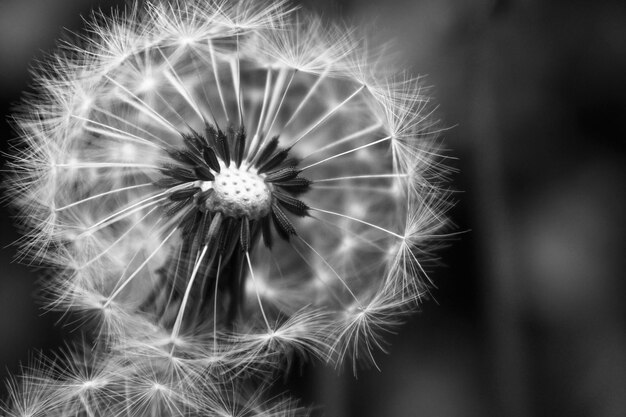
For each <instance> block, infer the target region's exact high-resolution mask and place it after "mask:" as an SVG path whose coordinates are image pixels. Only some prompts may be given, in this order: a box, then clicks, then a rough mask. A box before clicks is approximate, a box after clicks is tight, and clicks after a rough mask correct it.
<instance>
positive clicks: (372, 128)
mask: <svg viewBox="0 0 626 417" xmlns="http://www.w3.org/2000/svg"><path fill="white" fill-rule="evenodd" d="M381 126H382V124H381V123H376V124H375V125H373V126H369V127H366V128H364V129H361V130H359V131H358V132H355V133H352V134H350V135H347V136H344V137H343V138H341V139H339V140H336V141H333V142H332V143H329V144H328V145H326V146H322V147H321V148H318V149H315V150H314V151H312V152H311V153H309V154H307V155H305V156H303V157H302V159H307V158H308V157H310V156H312V155H315V154H316V153H319V152H324V151H326V150H328V149H331V148H334V147H336V146H339V145H341V144H344V143H346V142H350V141H351V140H354V139H358V138H360V137H361V136H365V135H367V134H369V133H374V132H376V131H377V130H378V129H380V127H381Z"/></svg>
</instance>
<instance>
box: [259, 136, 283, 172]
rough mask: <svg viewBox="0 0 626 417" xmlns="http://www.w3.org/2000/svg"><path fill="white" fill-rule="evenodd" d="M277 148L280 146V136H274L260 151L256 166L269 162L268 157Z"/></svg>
mask: <svg viewBox="0 0 626 417" xmlns="http://www.w3.org/2000/svg"><path fill="white" fill-rule="evenodd" d="M276 148H278V136H274V137H273V138H272V139H270V141H269V142H267V144H266V145H265V146H264V147H263V150H261V153H259V159H258V160H257V163H256V164H255V166H257V167H258V166H260V165H263V164H264V163H265V162H267V160H268V158H269V157H270V156H271V155H272V154H273V153H274V151H276Z"/></svg>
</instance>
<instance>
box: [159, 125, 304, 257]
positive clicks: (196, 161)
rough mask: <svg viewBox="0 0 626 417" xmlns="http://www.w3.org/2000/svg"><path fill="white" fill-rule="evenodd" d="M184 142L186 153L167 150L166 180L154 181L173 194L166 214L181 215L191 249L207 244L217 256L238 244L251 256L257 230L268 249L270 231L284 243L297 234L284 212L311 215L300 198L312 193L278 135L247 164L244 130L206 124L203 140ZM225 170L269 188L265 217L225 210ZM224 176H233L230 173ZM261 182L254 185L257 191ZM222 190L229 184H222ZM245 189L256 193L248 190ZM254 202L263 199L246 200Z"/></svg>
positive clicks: (194, 137)
mask: <svg viewBox="0 0 626 417" xmlns="http://www.w3.org/2000/svg"><path fill="white" fill-rule="evenodd" d="M182 138H183V143H184V147H183V148H177V149H175V148H171V149H168V150H167V154H168V155H169V156H170V158H171V160H172V162H171V163H170V164H168V165H166V166H164V167H163V169H162V170H161V172H162V174H163V177H162V178H161V179H159V180H158V181H156V185H157V186H159V187H163V188H166V189H168V190H171V191H170V192H169V193H168V201H167V203H166V204H165V213H166V214H167V216H170V217H171V216H179V218H180V221H179V227H180V228H181V230H182V235H183V238H184V240H185V241H186V243H187V244H189V245H193V244H194V243H195V244H198V245H200V247H203V246H205V245H208V246H209V247H210V248H212V249H214V250H216V251H217V253H218V254H219V255H222V256H227V255H229V253H228V251H229V249H230V248H229V246H232V242H233V240H238V243H239V245H240V247H241V251H242V252H249V251H250V247H251V242H252V240H251V236H255V235H257V234H258V229H260V231H261V234H262V236H263V242H264V243H265V245H266V246H267V247H270V248H271V246H272V229H274V230H275V232H276V234H278V236H280V237H281V238H283V239H289V237H290V236H291V235H295V234H296V230H295V228H294V226H293V224H292V223H291V221H290V220H289V218H288V216H287V215H286V214H285V211H288V212H290V213H293V214H295V215H297V216H306V215H307V214H308V206H307V205H306V204H305V203H303V202H302V201H301V200H299V199H298V198H296V197H297V196H298V195H300V194H302V193H304V192H306V191H307V190H308V189H309V187H310V184H311V181H309V180H308V179H306V178H303V177H300V176H299V174H300V172H301V171H300V170H298V168H297V163H298V161H297V160H296V159H293V158H289V152H290V148H280V147H279V146H278V136H275V137H273V138H271V139H270V140H269V141H268V142H267V143H266V144H265V145H264V146H263V147H262V148H261V149H260V150H259V151H258V152H257V153H256V154H253V155H248V157H247V158H246V160H244V156H245V154H246V151H247V149H246V145H247V143H246V132H245V129H244V128H243V127H240V128H239V129H237V130H235V129H233V128H229V129H228V130H227V132H226V133H225V132H223V131H222V130H221V129H219V128H216V127H215V126H213V125H210V124H207V125H206V128H205V132H204V135H202V134H199V133H197V132H192V133H190V134H183V135H182ZM248 151H249V150H248ZM224 170H228V171H229V172H234V173H235V174H234V175H235V176H238V177H242V178H243V181H244V182H245V177H246V175H247V176H253V177H254V176H255V175H256V176H257V177H258V180H260V181H263V182H264V183H265V185H266V187H267V190H268V191H269V193H270V196H271V197H270V198H269V199H268V201H267V204H268V210H266V212H264V213H262V214H263V215H261V216H258V215H256V216H255V215H252V213H246V210H244V209H241V210H239V211H237V210H234V209H230V210H227V209H225V208H222V207H224V206H226V205H227V203H229V202H228V201H220V200H223V199H224V198H223V197H222V198H220V196H219V195H217V194H219V193H218V192H216V190H217V189H219V185H220V184H216V177H219V176H220V173H221V172H222V171H224ZM244 171H245V175H244V174H243V172H244ZM226 176H228V177H230V174H226ZM230 180H231V181H233V180H232V179H230ZM258 180H257V181H256V182H257V184H252V185H251V186H256V187H257V188H258ZM252 182H255V181H252ZM234 184H235V185H237V183H236V182H234ZM223 185H229V184H226V182H223ZM245 190H246V191H247V192H251V191H252V192H253V191H254V190H251V189H250V188H249V187H246V189H245ZM234 192H237V193H238V192H239V191H238V190H237V191H234ZM225 193H226V194H227V193H228V191H225ZM254 197H257V198H260V194H259V192H258V190H257V192H256V193H255V194H254V195H252V194H251V195H249V196H243V197H242V198H243V199H244V200H246V201H248V200H249V199H250V198H252V199H254ZM230 203H231V205H232V202H230ZM272 226H273V227H272ZM237 238H238V239H237ZM235 246H236V245H235ZM233 249H234V248H233Z"/></svg>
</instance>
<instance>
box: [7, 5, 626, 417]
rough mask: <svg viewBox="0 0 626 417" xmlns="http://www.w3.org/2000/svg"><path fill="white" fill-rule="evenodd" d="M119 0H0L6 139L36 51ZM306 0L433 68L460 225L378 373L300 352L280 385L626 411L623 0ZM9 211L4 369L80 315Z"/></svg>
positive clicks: (61, 333) (341, 404) (477, 403)
mask: <svg viewBox="0 0 626 417" xmlns="http://www.w3.org/2000/svg"><path fill="white" fill-rule="evenodd" d="M120 4H123V2H121V1H112V0H111V1H104V0H103V1H93V0H54V1H51V0H0V106H1V110H0V113H1V114H2V115H3V117H2V120H1V121H0V133H1V137H2V142H1V149H2V151H4V152H6V151H7V142H6V140H7V139H9V138H12V137H13V136H14V133H13V132H12V131H11V130H10V128H9V126H8V124H7V123H6V118H7V116H8V115H9V114H10V113H11V105H12V103H13V104H14V103H15V102H16V101H17V100H18V99H19V97H20V95H21V92H22V91H23V90H24V89H26V88H27V86H28V84H29V82H30V80H31V77H30V75H29V72H28V68H29V65H30V64H32V63H34V60H35V59H37V58H38V57H41V56H43V52H45V51H50V50H52V48H53V47H54V42H55V39H57V38H58V37H59V36H61V35H62V34H63V29H62V28H69V29H72V30H79V29H80V28H81V27H82V21H81V18H80V16H81V14H82V15H86V14H87V13H88V12H89V10H90V9H92V8H94V7H102V8H103V9H105V10H106V9H109V8H110V7H111V6H114V5H120ZM299 4H304V5H305V6H307V7H310V8H313V9H315V10H318V11H321V12H323V13H324V14H325V15H327V16H329V17H334V16H341V17H343V18H345V19H347V20H349V21H350V22H352V23H353V24H355V25H359V26H366V27H367V28H368V29H369V31H370V32H373V33H375V34H376V36H377V37H380V38H381V39H389V38H393V39H395V40H396V49H398V50H399V51H401V58H402V60H403V61H404V64H405V67H407V68H410V69H411V71H412V72H413V73H415V74H425V75H427V78H426V82H427V84H429V85H432V86H433V89H432V91H431V92H432V95H433V96H434V98H435V101H436V102H437V103H438V105H439V110H438V116H439V117H440V118H441V119H442V124H443V125H444V126H449V127H451V129H449V130H447V131H446V132H445V133H444V139H445V144H446V147H447V148H448V149H449V152H448V154H449V155H451V156H454V157H455V158H457V159H456V160H453V161H451V165H452V166H453V167H454V168H456V169H458V170H459V173H458V174H455V175H454V178H453V188H454V189H455V190H459V191H460V192H459V193H458V194H456V199H457V200H458V201H457V204H456V206H455V208H454V209H453V210H452V212H451V217H452V221H453V222H454V224H455V225H456V230H457V231H462V232H465V233H463V234H460V235H459V236H458V237H456V238H455V239H454V240H453V241H451V242H450V246H449V247H448V248H447V249H445V250H443V251H441V253H440V255H441V260H442V265H441V266H440V267H438V268H436V269H434V270H433V271H432V274H431V277H432V279H433V280H434V281H435V283H436V284H437V287H438V288H437V289H435V290H434V291H433V294H434V300H430V301H428V302H427V303H426V304H424V306H423V309H422V311H421V312H420V313H419V314H416V315H415V316H413V317H412V319H411V320H410V321H409V322H408V323H407V324H406V325H404V326H402V327H400V328H399V329H398V331H397V334H395V335H390V337H388V338H387V340H388V342H389V348H388V351H389V354H388V355H385V354H382V353H381V354H379V355H378V356H377V358H378V365H379V367H380V371H378V370H376V369H373V370H364V371H361V372H360V373H359V374H358V378H356V379H355V378H354V377H353V375H352V374H351V372H350V371H349V370H346V371H344V372H342V373H337V372H335V371H333V370H325V369H323V367H321V366H319V365H316V364H312V365H305V366H304V367H303V368H302V370H301V371H300V370H299V369H298V370H296V371H295V372H294V373H293V375H292V376H290V377H289V378H288V379H287V380H286V381H285V389H287V390H291V391H294V392H295V393H296V394H297V395H299V396H300V397H301V398H302V399H303V403H304V404H306V405H309V404H314V405H316V406H319V407H318V408H317V409H316V410H317V411H316V412H315V415H322V414H323V411H325V413H324V414H325V415H327V416H340V417H341V416H348V417H369V416H372V417H373V416H400V417H404V416H407V417H412V416H417V417H421V416H424V417H453V416H459V417H460V416H481V417H482V416H513V417H517V416H519V417H523V416H581V417H582V416H598V417H604V416H606V417H612V416H616V417H617V416H626V303H625V302H624V298H625V296H626V280H625V279H624V278H625V276H626V275H625V274H624V271H625V270H626V256H624V254H623V250H624V248H625V247H626V233H624V232H625V231H626V230H625V229H626V227H625V226H626V218H625V216H624V213H625V212H626V210H625V209H626V187H625V186H624V184H625V181H624V179H625V178H626V152H625V151H626V146H625V139H626V123H625V120H626V2H624V1H623V0H597V1H594V2H590V1H582V0H552V1H546V0H473V1H467V0H385V1H384V2H380V1H376V0H343V1H340V0H309V1H302V2H300V3H299ZM2 162H3V163H4V160H3V161H2ZM0 210H2V211H1V212H0V232H1V238H0V246H2V247H3V249H2V250H0V271H1V272H0V276H1V279H0V335H2V336H1V340H0V378H2V379H5V377H6V376H7V375H8V373H9V372H16V371H17V370H18V369H19V363H20V362H21V361H22V362H24V361H27V359H28V356H29V353H32V352H33V351H34V350H36V349H43V350H47V349H50V348H53V347H55V346H58V345H60V344H62V341H63V339H65V338H69V337H71V331H70V330H68V329H64V328H62V327H61V326H59V325H55V322H56V320H57V319H58V317H56V316H53V315H50V314H48V315H42V313H41V311H40V310H39V307H38V305H37V302H36V301H35V299H34V297H33V293H34V292H35V289H36V279H37V275H38V272H37V271H36V270H34V269H33V268H29V267H27V266H24V265H20V264H17V263H13V262H12V257H13V256H14V254H15V248H14V247H12V246H8V247H7V245H10V244H11V242H13V241H15V240H16V239H17V238H18V237H19V235H18V233H17V232H16V230H15V229H14V228H13V226H12V219H11V215H10V212H9V210H7V208H6V207H2V208H1V209H0ZM0 392H1V393H2V394H3V396H4V390H1V391H0Z"/></svg>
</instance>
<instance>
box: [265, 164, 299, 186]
mask: <svg viewBox="0 0 626 417" xmlns="http://www.w3.org/2000/svg"><path fill="white" fill-rule="evenodd" d="M300 172H301V171H300V170H298V169H295V168H291V167H289V168H281V169H279V170H277V171H273V172H270V173H269V174H267V176H266V177H265V181H266V182H283V181H289V180H291V179H294V178H295V177H297V176H298V174H299V173H300Z"/></svg>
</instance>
